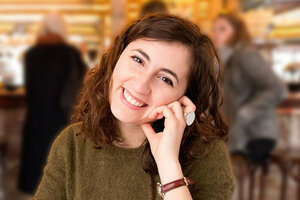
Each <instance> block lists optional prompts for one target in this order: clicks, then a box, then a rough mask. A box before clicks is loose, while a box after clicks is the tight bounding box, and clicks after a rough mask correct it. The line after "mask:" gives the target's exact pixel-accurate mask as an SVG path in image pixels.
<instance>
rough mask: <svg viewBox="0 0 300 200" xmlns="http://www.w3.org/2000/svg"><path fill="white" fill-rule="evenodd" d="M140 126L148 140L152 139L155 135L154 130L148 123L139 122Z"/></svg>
mask: <svg viewBox="0 0 300 200" xmlns="http://www.w3.org/2000/svg"><path fill="white" fill-rule="evenodd" d="M141 127H142V129H143V131H144V133H145V135H146V137H147V139H148V141H149V142H151V141H152V139H153V137H154V136H155V135H156V133H155V131H154V130H153V128H152V127H151V125H150V124H149V123H145V124H141Z"/></svg>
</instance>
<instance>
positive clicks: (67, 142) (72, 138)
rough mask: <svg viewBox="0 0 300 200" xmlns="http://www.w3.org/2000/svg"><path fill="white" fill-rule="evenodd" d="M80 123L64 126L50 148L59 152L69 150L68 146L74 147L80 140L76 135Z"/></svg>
mask: <svg viewBox="0 0 300 200" xmlns="http://www.w3.org/2000/svg"><path fill="white" fill-rule="evenodd" d="M81 124H82V123H81V122H76V123H72V124H69V125H68V126H66V127H65V128H64V129H63V130H62V131H61V132H60V133H59V134H58V135H57V137H56V138H55V140H54V142H53V144H52V148H53V149H61V150H70V146H74V145H76V144H77V143H78V141H79V140H81V138H82V137H81V136H80V135H78V130H79V127H80V126H81Z"/></svg>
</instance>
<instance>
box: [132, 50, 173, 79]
mask: <svg viewBox="0 0 300 200" xmlns="http://www.w3.org/2000/svg"><path fill="white" fill-rule="evenodd" d="M132 51H138V52H139V53H140V54H142V55H143V56H144V57H145V58H146V59H147V60H148V62H150V57H149V55H148V54H147V53H146V52H144V51H143V50H141V49H133V50H132ZM160 70H161V71H164V72H167V73H169V74H171V75H172V76H174V78H175V79H176V80H177V82H179V79H178V76H177V74H176V73H175V72H173V71H171V70H169V69H167V68H161V69H160Z"/></svg>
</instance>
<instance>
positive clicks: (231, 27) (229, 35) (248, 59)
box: [213, 13, 287, 163]
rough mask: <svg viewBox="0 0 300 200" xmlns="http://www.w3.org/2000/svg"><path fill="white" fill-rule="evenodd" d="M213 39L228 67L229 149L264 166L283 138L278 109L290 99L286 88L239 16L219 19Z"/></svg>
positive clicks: (223, 16) (226, 77) (225, 90)
mask: <svg viewBox="0 0 300 200" xmlns="http://www.w3.org/2000/svg"><path fill="white" fill-rule="evenodd" d="M213 40H214V43H215V46H216V47H217V48H218V51H219V56H220V58H221V60H222V62H223V64H224V67H225V68H224V71H225V76H224V84H223V93H224V106H223V111H224V113H225V115H226V117H227V120H228V122H229V124H230V127H231V128H230V134H229V145H228V147H229V150H230V152H231V153H232V154H234V153H238V154H242V155H244V156H247V158H248V159H250V160H251V161H253V162H256V163H262V162H264V161H266V160H267V158H268V156H269V155H270V152H271V150H272V149H273V148H274V147H275V145H276V141H277V140H278V138H279V131H278V125H277V120H276V112H275V108H276V106H277V105H278V104H279V103H281V102H282V101H283V99H284V98H285V97H286V95H287V89H286V86H285V85H284V84H283V83H282V81H281V80H280V79H279V78H278V77H277V76H276V75H275V73H274V72H273V71H272V69H271V67H270V66H268V64H267V62H266V61H265V60H264V58H263V57H262V56H261V55H260V54H259V53H258V52H257V50H255V48H254V47H252V45H251V37H250V35H249V33H248V31H247V29H246V26H245V24H244V23H243V21H242V20H241V19H240V18H239V17H237V16H236V15H233V14H230V13H227V14H221V15H219V16H218V17H217V18H216V20H215V21H214V30H213Z"/></svg>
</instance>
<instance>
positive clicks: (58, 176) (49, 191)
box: [32, 126, 73, 200]
mask: <svg viewBox="0 0 300 200" xmlns="http://www.w3.org/2000/svg"><path fill="white" fill-rule="evenodd" d="M71 132H73V131H72V129H71V126H69V127H67V128H65V129H64V130H63V131H62V132H61V133H60V134H59V135H58V136H57V137H56V139H55V140H54V142H53V144H52V146H51V149H50V152H49V154H48V158H47V164H46V166H45V168H44V171H43V176H42V179H41V181H40V184H39V186H38V188H37V190H36V192H35V194H34V197H33V199H32V200H57V199H67V197H66V195H67V194H66V165H67V157H68V155H67V154H68V151H67V150H68V145H69V143H70V142H69V140H70V137H71V134H72V133H71Z"/></svg>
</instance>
